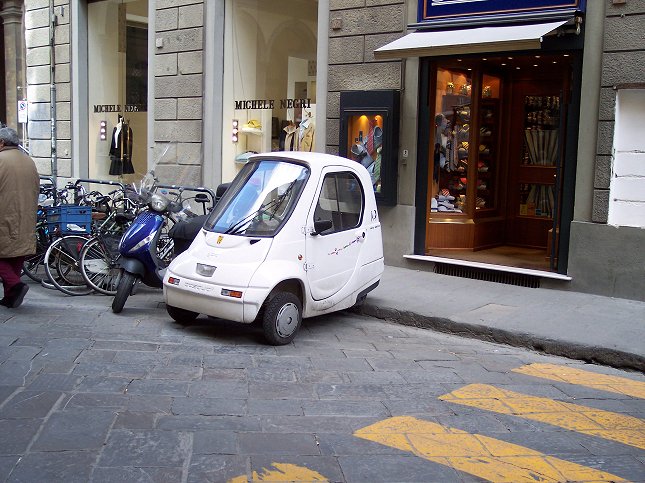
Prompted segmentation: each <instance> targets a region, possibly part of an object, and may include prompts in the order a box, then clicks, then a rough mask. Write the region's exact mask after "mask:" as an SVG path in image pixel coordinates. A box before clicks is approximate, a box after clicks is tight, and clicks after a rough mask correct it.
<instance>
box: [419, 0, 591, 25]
mask: <svg viewBox="0 0 645 483" xmlns="http://www.w3.org/2000/svg"><path fill="white" fill-rule="evenodd" d="M585 1H586V0H521V1H518V0H419V14H418V20H419V22H423V21H427V20H433V19H438V18H442V19H443V18H456V17H468V16H474V15H477V16H480V15H513V14H521V13H528V12H540V11H544V10H561V9H573V10H579V11H584V9H585Z"/></svg>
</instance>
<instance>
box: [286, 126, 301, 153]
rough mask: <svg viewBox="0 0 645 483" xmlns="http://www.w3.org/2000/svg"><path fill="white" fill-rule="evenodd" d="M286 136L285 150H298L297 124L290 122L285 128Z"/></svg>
mask: <svg viewBox="0 0 645 483" xmlns="http://www.w3.org/2000/svg"><path fill="white" fill-rule="evenodd" d="M283 131H284V133H285V136H284V146H283V150H284V151H297V146H298V143H297V138H298V136H297V134H296V131H297V129H296V126H294V125H293V124H289V125H288V126H286V127H285V128H284V129H283Z"/></svg>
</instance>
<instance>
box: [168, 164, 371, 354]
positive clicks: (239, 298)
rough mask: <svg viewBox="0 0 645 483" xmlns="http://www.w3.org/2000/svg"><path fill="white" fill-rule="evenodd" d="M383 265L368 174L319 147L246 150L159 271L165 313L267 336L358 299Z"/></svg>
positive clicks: (278, 341) (275, 337)
mask: <svg viewBox="0 0 645 483" xmlns="http://www.w3.org/2000/svg"><path fill="white" fill-rule="evenodd" d="M382 273H383V240H382V237H381V224H380V221H379V216H378V210H377V207H376V200H375V198H374V191H373V187H372V180H371V178H370V174H369V173H368V171H367V170H366V169H365V168H364V167H363V166H362V165H361V164H360V163H357V162H355V161H350V160H348V159H345V158H341V157H337V156H332V155H328V154H320V153H304V152H280V153H277V152H274V153H265V154H258V155H254V156H252V157H251V158H250V159H249V161H248V163H247V164H246V165H245V166H244V168H243V169H242V170H241V171H240V173H239V174H238V175H237V177H236V178H235V179H234V180H233V182H232V183H231V186H230V187H229V189H228V190H227V191H226V193H225V194H224V196H223V197H222V199H221V200H220V202H219V203H218V204H217V206H216V207H215V209H214V210H213V211H212V213H211V214H210V216H209V217H208V219H207V221H206V222H205V224H204V227H203V229H202V230H201V231H200V233H199V234H198V235H197V237H196V238H195V240H194V241H193V243H192V244H191V246H190V248H189V249H188V250H186V251H185V252H184V253H182V254H180V255H179V256H178V257H177V258H176V259H175V260H173V261H172V263H171V264H170V266H169V267H168V270H167V271H166V274H165V277H164V282H163V283H164V300H165V302H166V308H167V310H168V314H169V315H170V316H171V317H172V318H173V319H175V320H176V321H179V322H188V321H191V320H193V319H195V318H196V317H197V316H198V315H199V314H205V315H209V316H213V317H219V318H222V319H228V320H233V321H237V322H243V323H251V322H253V321H254V320H256V319H258V318H259V319H260V320H261V322H262V326H263V329H264V334H265V336H266V339H267V340H268V342H269V343H271V344H274V345H282V344H287V343H289V342H290V341H291V340H293V338H294V336H295V334H296V332H297V330H298V328H299V326H300V323H301V321H302V318H303V317H313V316H315V315H321V314H326V313H329V312H334V311H337V310H342V309H346V308H348V307H351V306H353V305H355V304H357V303H360V302H362V300H363V299H364V298H365V296H366V295H367V293H368V292H369V291H370V290H373V289H374V288H375V287H376V286H377V285H378V283H379V280H380V278H381V274H382Z"/></svg>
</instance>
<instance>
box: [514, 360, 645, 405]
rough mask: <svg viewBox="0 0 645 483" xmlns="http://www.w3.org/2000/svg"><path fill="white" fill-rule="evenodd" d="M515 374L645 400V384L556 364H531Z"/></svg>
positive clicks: (519, 368)
mask: <svg viewBox="0 0 645 483" xmlns="http://www.w3.org/2000/svg"><path fill="white" fill-rule="evenodd" d="M513 372H519V373H520V374H526V375H528V376H535V377H541V378H543V379H549V380H551V381H558V382H566V383H569V384H577V385H579V386H585V387H590V388H592V389H599V390H601V391H609V392H614V393H617V394H625V395H626V396H632V397H636V398H640V399H645V382H640V381H634V380H632V379H627V378H626V377H618V376H607V375H605V374H596V373H595V372H590V371H584V370H582V369H576V368H575V367H569V366H558V365H556V364H529V365H527V366H522V367H518V368H517V369H513Z"/></svg>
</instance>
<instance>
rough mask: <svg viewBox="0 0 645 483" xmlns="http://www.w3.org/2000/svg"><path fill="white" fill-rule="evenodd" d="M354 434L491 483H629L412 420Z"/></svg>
mask: <svg viewBox="0 0 645 483" xmlns="http://www.w3.org/2000/svg"><path fill="white" fill-rule="evenodd" d="M354 436H358V437H359V438H363V439H366V440H368V441H374V442H376V443H380V444H383V445H386V446H389V447H392V448H397V449H400V450H402V451H409V452H411V453H414V454H415V455H417V456H419V457H421V458H425V459H427V460H429V461H432V462H434V463H438V464H441V465H444V466H449V467H452V468H454V469H456V470H459V471H463V472H465V473H469V474H471V475H475V476H477V477H479V478H484V479H486V480H489V481H499V482H512V483H520V482H523V481H528V482H532V483H535V482H540V481H546V482H548V481H624V480H623V479H622V478H619V477H617V476H615V475H612V474H610V473H605V472H603V471H599V470H596V469H594V468H589V467H586V466H582V465H579V464H576V463H571V462H569V461H564V460H561V459H559V458H556V457H554V456H548V455H545V454H543V453H540V452H538V451H535V450H532V449H529V448H525V447H523V446H519V445H516V444H512V443H507V442H505V441H501V440H498V439H494V438H490V437H488V436H483V435H480V434H469V433H467V432H465V431H461V430H459V429H454V428H447V427H444V426H441V425H440V424H436V423H431V422H428V421H422V420H420V419H416V418H413V417H409V416H403V417H393V418H389V419H386V420H384V421H380V422H378V423H376V424H372V425H371V426H367V427H365V428H362V429H359V430H358V431H356V432H355V433H354Z"/></svg>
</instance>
